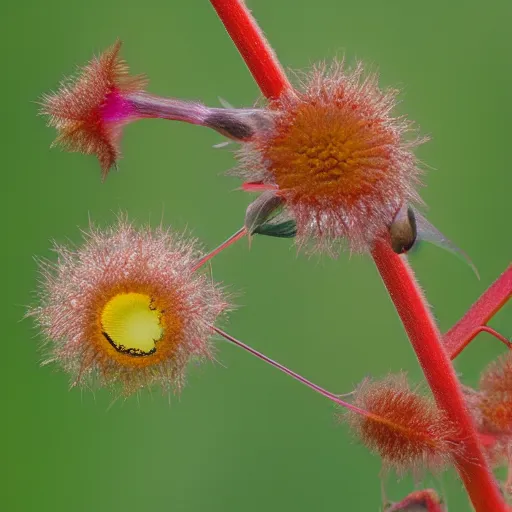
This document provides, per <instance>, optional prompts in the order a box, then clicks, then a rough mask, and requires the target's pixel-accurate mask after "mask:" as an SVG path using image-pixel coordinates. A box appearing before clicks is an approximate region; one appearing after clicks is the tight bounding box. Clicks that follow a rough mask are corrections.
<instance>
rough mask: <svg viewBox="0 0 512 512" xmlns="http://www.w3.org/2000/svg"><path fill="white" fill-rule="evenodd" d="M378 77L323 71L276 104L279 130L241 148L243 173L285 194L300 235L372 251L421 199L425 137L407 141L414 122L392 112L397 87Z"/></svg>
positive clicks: (359, 71)
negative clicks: (417, 151) (420, 152)
mask: <svg viewBox="0 0 512 512" xmlns="http://www.w3.org/2000/svg"><path fill="white" fill-rule="evenodd" d="M377 81H378V80H377V76H376V75H375V74H369V75H365V74H364V72H363V68H362V66H361V65H360V64H359V65H357V67H356V68H355V69H354V70H351V71H347V70H346V69H345V68H344V66H343V64H342V63H336V64H334V65H333V66H332V67H331V68H330V69H326V68H324V67H319V68H316V69H315V70H314V71H313V73H312V74H311V75H310V76H309V77H308V78H307V80H306V81H305V83H304V84H303V87H302V90H301V91H299V92H294V93H287V94H285V95H284V96H283V97H282V98H281V99H279V100H276V101H273V102H272V103H271V104H270V106H269V109H268V115H269V117H272V119H273V126H272V128H269V129H267V130H261V131H260V132H259V133H256V135H255V137H253V138H252V139H251V140H250V141H249V142H247V143H245V144H244V145H243V147H242V150H241V152H240V156H241V165H240V168H239V169H238V170H237V172H238V174H240V175H241V176H242V177H243V178H244V179H245V180H246V181H247V182H249V183H251V184H254V185H255V186H260V187H267V188H270V189H274V190H277V191H278V192H277V193H278V194H279V195H280V196H282V197H283V198H284V199H285V202H286V204H287V207H288V208H289V209H290V210H291V212H292V214H293V216H294V217H295V219H296V222H297V229H298V237H299V240H305V239H307V238H310V237H313V239H314V240H315V241H317V242H320V243H321V244H323V243H325V242H327V243H329V242H332V241H334V240H339V239H346V240H348V241H349V243H350V247H351V249H353V250H367V249H369V248H371V246H372V245H373V242H374V241H375V239H376V237H378V236H380V235H381V234H382V233H383V232H384V231H385V230H386V229H387V228H388V227H389V226H390V224H391V223H392V221H393V218H394V216H395V215H396V212H397V211H398V210H399V209H400V207H401V206H402V205H403V204H405V203H408V202H411V201H412V202H414V201H418V200H419V197H418V195H417V193H416V191H415V187H416V186H417V185H418V183H419V175H420V170H419V167H418V164H417V160H416V158H415V156H414V154H413V153H412V149H413V148H414V146H415V145H417V144H418V143H419V142H420V141H419V140H418V139H414V140H406V137H405V135H406V133H407V132H408V131H410V128H411V126H410V123H409V122H407V121H406V120H405V119H404V118H402V117H395V116H393V114H392V113H391V111H392V109H393V107H394V106H395V104H396V94H397V92H396V91H395V90H389V89H388V90H381V89H380V88H379V87H378V83H377ZM246 188H247V189H250V186H249V187H246Z"/></svg>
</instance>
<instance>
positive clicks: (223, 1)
mask: <svg viewBox="0 0 512 512" xmlns="http://www.w3.org/2000/svg"><path fill="white" fill-rule="evenodd" d="M210 2H211V4H212V6H213V8H214V9H215V10H216V11H217V15H218V16H219V18H220V20H221V21H222V23H223V24H224V27H225V28H226V30H227V31H228V34H229V35H230V37H231V39H232V40H233V42H234V43H235V45H236V47H237V48H238V51H239V52H240V55H241V56H242V58H243V59H244V61H245V63H246V64H247V67H248V68H249V71H250V72H251V74H252V76H253V77H254V80H256V83H257V84H258V86H259V88H260V89H261V92H262V93H263V94H264V95H265V97H267V98H269V99H276V98H279V96H280V95H281V94H282V92H283V91H284V90H285V89H291V86H290V83H289V82H288V79H287V78H286V75H285V74H284V71H283V69H282V67H281V65H280V64H279V61H278V60H277V58H276V56H275V54H274V51H273V50H272V48H271V47H270V45H269V44H268V42H267V40H266V39H265V36H264V35H263V33H262V31H261V29H260V27H259V26H258V24H257V23H256V20H255V19H254V18H253V17H252V15H251V13H250V12H249V9H247V7H246V6H245V3H244V2H243V1H242V0H210Z"/></svg>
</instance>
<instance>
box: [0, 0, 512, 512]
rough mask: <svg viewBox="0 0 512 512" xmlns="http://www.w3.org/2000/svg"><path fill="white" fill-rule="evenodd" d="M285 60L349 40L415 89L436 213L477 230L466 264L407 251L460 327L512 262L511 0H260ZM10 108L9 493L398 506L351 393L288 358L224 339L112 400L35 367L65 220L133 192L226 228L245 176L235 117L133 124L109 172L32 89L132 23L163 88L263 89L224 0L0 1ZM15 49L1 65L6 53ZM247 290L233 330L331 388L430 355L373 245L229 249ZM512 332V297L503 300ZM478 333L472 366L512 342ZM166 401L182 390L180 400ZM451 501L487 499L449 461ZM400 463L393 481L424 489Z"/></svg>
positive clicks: (473, 377)
mask: <svg viewBox="0 0 512 512" xmlns="http://www.w3.org/2000/svg"><path fill="white" fill-rule="evenodd" d="M249 5H250V7H251V8H252V9H253V11H254V13H255V15H256V17H257V18H258V20H259V21H260V23H261V25H262V27H263V29H264V30H265V32H266V34H267V35H268V37H269V39H270V41H271V42H272V44H273V45H274V47H275V49H276V51H277V54H278V55H279V57H280V58H281V60H282V62H283V64H284V66H286V67H289V68H293V69H300V70H302V69H307V68H308V66H309V65H310V64H312V63H315V62H317V61H319V60H322V59H326V60H330V59H332V58H333V57H335V56H342V55H346V57H347V59H348V60H349V61H350V62H353V61H354V59H355V58H359V59H363V60H364V61H366V62H368V63H369V64H371V65H373V66H375V67H378V68H379V69H380V72H381V82H382V84H383V85H393V86H399V87H402V88H403V90H404V92H403V94H402V100H403V101H402V103H401V105H400V109H401V111H402V112H407V113H408V115H409V116H410V117H411V118H412V119H414V120H416V121H417V122H418V124H419V125H420V126H421V129H422V131H423V133H427V134H430V135H432V141H431V142H429V143H428V144H427V145H425V146H424V147H421V148H420V150H419V156H420V158H421V159H422V160H423V161H424V162H426V163H427V164H428V165H429V166H430V167H431V171H430V172H429V173H428V175H427V176H426V180H425V181H426V184H427V187H426V188H425V189H424V190H423V192H422V195H423V197H424V199H425V200H426V202H427V203H428V205H429V213H428V215H429V218H430V220H431V221H432V222H433V223H434V224H435V225H436V226H438V227H439V228H440V229H441V230H442V231H443V232H445V233H446V234H447V235H448V236H449V237H451V238H452V239H453V240H454V241H455V242H456V243H457V244H458V245H460V247H462V248H463V249H464V250H466V251H467V252H468V253H469V254H470V255H471V257H472V258H473V260H474V262H475V263H476V265H477V266H478V268H479V270H480V273H481V276H482V280H481V281H480V282H479V281H478V280H477V279H476V278H475V277H474V275H473V274H472V272H471V270H470V269H469V267H467V266H465V265H464V264H463V263H462V262H461V261H460V260H458V259H457V258H455V257H453V256H452V255H450V254H448V253H446V252H443V251H441V250H439V249H437V248H435V247H433V246H432V247H431V246H428V247H425V248H423V249H422V250H420V251H419V252H418V253H416V254H414V255H412V256H411V261H412V264H413V266H414V268H415V269H416V270H417V274H418V276H419V278H420V280H421V282H422V285H423V286H424V288H425V290H426V293H427V295H428V298H429V300H430V302H431V304H432V305H433V308H434V313H435V315H436V317H437V318H438V320H439V322H440V325H441V327H442V328H443V329H447V328H448V327H449V326H450V325H451V324H452V323H453V322H455V321H456V320H457V319H458V318H459V316H460V315H461V314H462V313H463V312H464V310H465V309H466V308H467V307H468V305H469V304H470V303H471V302H472V301H473V300H474V299H476V297H477V296H478V295H479V294H480V293H481V292H482V291H483V290H484V289H485V288H486V287H487V285H488V284H490V283H491V281H492V280H494V279H495V278H496V277H497V276H498V275H499V273H500V272H501V271H503V270H504V268H505V267H506V265H507V264H508V263H509V261H510V259H511V254H512V237H511V227H510V197H511V191H512V173H511V168H512V163H511V162H510V147H511V141H510V137H511V129H510V126H511V123H510V119H511V118H512V102H511V97H510V95H511V91H512V71H511V67H510V52H511V49H512V48H511V46H512V45H511V43H512V35H511V32H510V22H511V21H512V3H511V2H510V0H490V1H487V2H485V3H482V2H480V1H479V2H477V1H473V0H471V1H466V2H462V1H458V2H446V1H445V0H431V1H429V2H419V1H415V2H411V1H410V0H408V1H406V0H396V1H388V2H383V1H382V0H367V1H364V2H341V1H340V0H315V1H311V0H280V1H275V0H252V1H250V2H249ZM3 19H4V28H3V30H2V33H1V35H0V37H1V38H2V46H3V48H4V73H3V77H2V81H1V85H0V87H1V89H2V98H3V101H2V114H3V115H2V119H3V124H2V125H1V128H0V130H1V132H2V141H3V148H4V149H3V153H4V156H6V157H7V161H6V160H5V159H4V167H3V168H4V171H3V172H4V176H5V178H4V183H5V182H6V185H4V189H3V190H4V199H3V201H2V210H3V212H4V216H3V218H4V219H6V223H5V224H4V230H6V231H7V238H5V237H4V239H3V240H4V243H3V247H4V249H3V251H2V258H3V259H4V260H5V261H4V263H3V265H2V268H3V269H4V270H3V280H4V282H7V292H6V293H5V294H4V301H5V303H4V307H3V308H2V315H3V318H2V325H4V327H6V332H5V333H4V335H3V336H2V338H3V343H4V345H5V347H4V349H3V351H2V353H3V357H2V358H1V361H2V363H1V364H2V371H1V379H2V385H3V388H2V389H4V400H3V401H4V406H3V407H2V416H3V420H2V430H3V431H4V432H3V435H2V444H3V447H2V454H3V457H2V459H3V462H2V469H1V471H2V472H4V475H3V476H2V477H1V478H0V482H1V484H0V485H1V498H0V503H1V505H0V508H1V509H2V510H6V511H9V512H11V511H38V512H42V511H52V512H59V511H70V510H72V511H76V512H82V511H84V512H85V511H97V512H104V511H113V510H115V511H117V510H123V511H141V510H144V511H146V510H148V511H156V510H162V511H164V510H173V511H183V512H196V511H197V512H199V511H201V512H202V511H213V512H215V511H239V510H243V511H245V512H251V511H258V512H259V511H261V510H268V511H277V510H294V511H297V512H298V511H308V512H310V511H312V510H321V511H323V510H334V511H335V510H339V511H342V510H347V511H348V510H350V511H352V510H354V511H362V512H366V511H368V512H377V511H378V510H380V504H381V499H380V493H381V491H380V483H379V479H378V473H379V470H380V463H379V460H378V458H377V457H375V456H372V455H370V454H369V453H368V452H367V451H366V449H365V448H364V447H362V446H361V445H359V444H358V443H357V442H354V440H353V439H352V438H351V436H350V434H349V433H348V432H347V429H346V427H345V426H344V425H339V424H338V423H337V421H336V420H335V418H334V412H335V410H334V407H333V406H332V404H331V403H329V402H328V401H327V400H325V399H323V398H322V397H320V396H318V395H316V394H315V393H313V392H311V391H310V390H308V389H307V388H305V387H303V386H301V385H300V384H298V383H297V382H295V381H293V380H291V379H290V378H288V377H286V376H284V375H282V374H280V373H279V372H277V371H276V370H274V369H272V368H270V367H267V366H266V365H264V364H263V363H261V362H260V361H258V360H256V359H254V358H252V357H251V356H249V355H247V354H245V353H243V352H242V351H241V350H239V349H237V348H235V347H233V346H230V345H228V344H227V343H226V342H222V341H219V342H218V360H219V363H218V364H207V365H204V366H201V367H192V368H191V369H190V373H189V379H188V385H187V387H186V388H185V389H184V391H183V393H182V394H181V396H180V397H174V396H173V397H171V399H170V400H169V397H167V396H162V395H161V393H160V392H158V391H156V392H155V391H154V392H153V393H149V392H148V393H141V395H140V396H138V397H131V398H129V399H128V400H126V401H121V400H119V401H117V402H115V403H114V404H113V406H112V407H110V406H111V403H112V399H111V397H110V395H109V394H108V392H107V391H103V390H100V391H98V392H96V393H95V394H93V393H91V392H85V391H84V392H80V391H79V390H77V389H74V390H72V391H69V389H68V377H67V375H65V374H63V373H61V372H59V371H56V370H55V369H53V368H50V367H44V368H41V367H40V366H39V362H40V359H41V357H42V356H41V353H40V351H39V350H38V344H39V341H40V340H39V338H38V335H37V332H36V331H35V330H34V327H33V325H32V322H31V321H30V320H24V321H22V320H21V319H22V317H23V314H24V312H25V309H26V305H27V304H31V303H33V300H34V299H33V290H34V289H35V287H36V283H37V275H36V264H35V262H34V259H33V258H34V256H35V255H38V256H44V257H52V253H51V251H50V250H49V247H50V240H51V239H56V240H58V241H61V242H63V241H66V240H72V241H74V242H78V241H79V240H80V235H79V228H84V227H86V226H87V224H88V218H89V217H91V218H92V219H93V220H94V221H97V222H100V223H103V224H105V223H108V222H111V221H113V220H114V219H115V214H116V212H118V211H119V210H120V209H121V210H126V211H127V212H128V213H129V214H130V216H131V218H132V219H133V220H135V221H136V222H138V223H143V222H147V221H148V220H151V221H152V222H154V223H155V224H156V223H158V222H159V221H160V219H161V218H163V220H164V222H165V223H166V224H170V225H172V226H173V227H175V228H177V229H183V228H189V229H191V230H192V231H193V233H194V234H195V235H196V236H197V237H199V238H201V239H202V240H203V241H204V242H205V244H206V245H207V247H210V248H213V247H214V246H215V245H217V244H218V243H219V242H220V241H221V240H223V239H224V238H225V237H227V236H228V235H229V234H231V233H232V232H233V231H234V230H236V229H237V228H238V227H239V226H240V224H241V221H242V218H243V212H244V209H245V207H246V205H247V204H248V201H249V199H250V198H249V197H248V196H247V195H244V194H243V193H242V192H237V191H235V188H236V187H237V186H238V182H237V181H236V180H235V179H233V178H228V177H225V176H222V174H223V173H224V171H225V170H226V169H229V168H230V167H232V166H233V162H234V160H233V157H232V154H231V152H230V151H229V150H216V149H213V148H212V145H214V144H216V143H218V142H220V141H221V140H222V139H221V137H220V136H218V135H217V134H215V133H212V132H209V131H207V130H205V129H203V128H197V127H193V126H189V125H182V124H178V123H170V122H165V121H158V122H157V121H144V122H140V123H136V124H134V125H130V126H129V127H128V128H127V129H126V130H125V137H124V140H123V151H124V158H123V160H122V161H121V163H120V172H119V173H112V174H111V175H110V176H109V177H108V179H107V181H106V182H105V183H103V184H102V183H101V181H100V171H99V167H98V164H97V162H96V161H95V159H94V158H93V157H85V156H82V155H78V154H69V153H61V152H60V151H59V150H55V149H54V150H50V149H49V146H50V143H51V141H52V139H53V137H54V135H55V134H54V132H53V130H50V129H48V128H46V127H45V120H44V119H42V118H41V117H38V116H37V109H38V107H37V104H36V101H37V99H38V97H39V96H40V95H41V94H42V93H43V92H45V91H49V90H51V89H55V88H56V87H57V85H58V82H59V80H60V78H61V77H62V76H63V75H65V74H70V73H72V72H73V71H74V69H75V66H76V65H78V64H83V63H84V62H86V61H87V60H88V59H89V58H90V57H91V55H92V54H93V53H97V52H99V51H101V50H102V49H104V48H106V47H107V46H109V45H110V44H111V43H112V42H113V41H114V40H115V39H116V38H117V37H120V38H121V39H122V40H124V42H125V45H124V47H123V55H124V57H125V58H126V59H127V61H128V62H129V64H130V66H131V69H132V71H134V72H145V73H147V75H148V76H149V78H150V80H151V83H150V88H149V89H150V91H151V92H154V93H157V94H162V95H169V96H177V97H185V98H192V99H199V100H202V101H204V102H205V103H207V104H211V105H218V104H219V102H218V97H219V96H221V97H222V98H225V99H227V100H228V101H229V102H230V103H232V104H234V105H236V106H247V105H251V104H253V102H254V101H255V100H256V99H257V98H258V97H259V93H258V90H257V88H256V86H255V84H254V83H253V81H252V79H251V76H250V75H249V73H248V72H247V70H246V68H245V66H244V64H243V62H242V61H241V59H240V57H239V56H238V54H237V52H236V50H235V48H234V46H233V44H232V43H231V41H230V40H229V38H228V36H227V34H226V33H225V32H224V30H223V28H222V26H221V24H220V22H219V20H218V19H217V18H216V16H215V14H214V12H213V9H212V8H211V7H210V5H209V3H208V1H207V0H189V1H187V2H182V1H177V0H167V1H148V2H142V3H141V2H136V1H133V0H124V1H120V0H118V1H105V0H103V1H99V0H90V1H88V2H66V3H64V2H57V1H55V0H47V1H46V2H43V3H38V2H33V1H32V2H9V4H8V5H7V6H6V7H4V15H3ZM5 65H7V67H5ZM213 273H214V277H215V278H216V279H217V280H220V281H223V282H225V283H226V284H228V285H229V286H230V287H231V288H232V289H233V290H235V291H237V292H239V296H238V299H237V302H238V304H239V306H240V307H239V309H238V310H237V311H236V312H234V313H233V314H232V315H231V319H230V322H229V325H228V326H227V330H228V331H229V332H231V333H232V334H233V335H235V336H237V337H239V338H240V339H242V340H244V341H246V342H247V343H250V344H252V345H253V346H254V347H256V348H258V349H260V350H262V351H264V352H265V353H267V354H268V355H269V356H271V357H273V358H275V359H277V360H279V361H281V362H283V363H285V364H287V365H289V366H290V367H291V368H293V369H295V370H297V371H299V372H301V373H302V374H304V375H305V376H307V377H309V378H311V379H312V380H313V381H315V382H317V383H319V384H321V385H323V386H325V387H327V388H328V389H330V390H332V391H333V392H338V393H346V392H348V391H350V390H351V389H353V387H354V385H355V384H357V383H358V382H359V381H361V380H362V379H363V378H364V377H365V376H367V375H373V376H376V377H378V376H383V375H385V374H386V373H387V372H389V371H398V370H400V369H407V370H408V372H409V374H410V377H411V380H412V381H414V382H421V379H422V377H421V371H420V370H419V368H418V365H417V363H416V361H415V358H414V355H413V353H412V350H411V348H410V346H409V345H408V342H407V339H406V336H405V334H404V332H403V330H402V328H401V325H400V323H399V321H398V318H397V316H396V314H395V312H394V310H393V308H392V305H391V303H390V301H389V298H388V297H387V295H386V293H385V291H384V288H383V286H382V284H381V282H380V279H379V277H378V275H377V272H376V270H375V268H374V266H373V265H372V262H371V260H370V259H369V258H368V257H359V256H355V257H352V258H349V255H348V254H342V255H341V256H340V258H339V259H338V260H331V259H329V258H327V257H313V258H310V259H308V258H307V257H305V256H303V255H298V256H297V254H296V250H295V248H294V246H293V243H291V242H290V241H286V240H273V239H263V238H261V237H260V238H256V239H255V240H254V243H253V245H252V248H251V249H250V250H249V248H248V247H247V244H246V243H245V242H242V243H239V244H238V245H237V246H235V247H233V248H230V249H229V250H228V251H226V252H225V253H223V254H222V255H220V256H219V257H218V258H217V259H216V260H215V261H214V263H213ZM492 325H493V326H495V327H496V328H497V329H500V330H501V331H502V332H504V333H506V334H507V335H511V334H512V307H510V306H507V307H506V308H505V309H504V310H503V311H502V312H500V313H499V315H497V316H496V317H495V319H494V320H493V321H492ZM502 351H503V348H502V346H501V345H500V344H499V343H498V342H497V341H495V340H494V339H492V338H491V337H489V336H488V335H485V334H484V335H481V336H480V337H479V338H478V339H477V341H475V342H474V343H473V344H472V346H471V347H470V348H469V349H468V350H467V351H466V352H465V353H463V355H462V356H461V357H460V359H459V360H458V361H457V369H458V371H460V373H461V375H462V378H463V380H464V382H465V383H467V384H475V383H476V382H477V379H478V373H479V371H480V370H481V368H482V367H483V366H484V365H485V364H486V363H487V362H488V361H490V360H491V359H492V358H493V357H495V356H496V355H497V354H498V353H500V352H502ZM169 402H170V403H169ZM423 483H424V484H425V485H431V486H434V487H435V488H436V489H438V490H439V491H441V492H445V495H446V497H447V500H448V504H449V507H450V511H466V510H469V505H468V504H467V501H466V498H465V497H464V494H463V492H462V490H461V486H460V484H459V482H458V481H457V478H456V476H455V475H454V473H453V472H447V473H445V474H443V475H442V476H441V477H436V478H432V477H426V478H425V480H424V482H423ZM413 485H414V483H413V482H412V481H411V479H410V478H405V479H404V480H402V481H401V482H396V478H395V477H393V476H390V477H389V478H387V479H386V489H387V493H388V496H389V497H390V498H392V499H398V498H400V497H401V496H403V495H405V494H406V493H407V492H408V491H410V490H412V488H413Z"/></svg>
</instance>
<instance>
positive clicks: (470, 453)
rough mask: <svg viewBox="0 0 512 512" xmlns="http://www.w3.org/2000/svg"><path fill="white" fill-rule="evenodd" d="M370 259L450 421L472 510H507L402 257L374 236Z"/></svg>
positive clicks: (455, 381) (480, 511) (502, 511)
mask: <svg viewBox="0 0 512 512" xmlns="http://www.w3.org/2000/svg"><path fill="white" fill-rule="evenodd" d="M372 255H373V259H374V260H375V264H376V265H377V269H378V270H379V272H380V275H381V277H382V280H383V281H384V284H385V286H386V288H387V290H388V292H389V295H390V297H391V300H392V301H393V303H394V305H395V308H396V310H397V312H398V315H399V316H400V319H401V320H402V323H403V325H404V327H405V330H406V332H407V335H408V336H409V340H410V341H411V344H412V346H413V348H414V351H415V352H416V356H417V358H418V361H419V363H420V365H421V367H422V368H423V372H424V374H425V377H426V379H427V382H428V384H429V386H430V388H431V390H432V393H433V395H434V398H435V399H436V401H437V403H438V405H439V407H440V408H441V409H443V410H444V411H445V413H446V414H447V415H448V417H449V418H450V420H451V421H452V422H453V424H454V425H456V427H457V429H458V431H459V435H460V439H461V440H464V441H463V446H464V452H463V453H462V454H461V455H459V456H457V457H456V462H457V469H458V471H459V475H460V478H461V480H462V481H463V483H464V486H465V487H466V490H467V491H468V494H469V497H470V499H471V502H472V503H473V506H474V507H475V510H476V511H477V512H488V511H490V510H493V511H495V512H505V511H507V510H508V508H507V506H506V505H505V503H504V501H503V498H502V497H501V494H500V492H499V490H498V486H497V484H496V482H495V481H494V478H493V476H492V474H491V471H490V470H489V466H488V464H487V461H486V459H485V457H484V454H483V452H482V448H481V445H480V443H479V441H478V434H477V432H476V430H475V428H474V426H473V422H472V420H471V417H470V415H469V412H468V410H467V408H466V406H465V404H464V398H463V395H462V391H461V389H460V384H459V382H458V379H457V376H456V374H455V371H454V369H453V366H452V365H451V362H450V358H449V357H448V353H447V352H446V350H445V349H444V347H443V342H442V337H441V333H440V332H439V330H438V328H437V326H436V324H435V322H434V319H433V317H432V314H431V313H430V310H429V308H428V305H427V303H426V301H425V299H424V298H423V295H422V293H421V291H420V288H419V286H418V284H417V282H416V279H415V277H414V274H413V272H412V270H411V268H410V267H409V265H408V264H407V260H406V259H405V257H401V256H399V255H398V254H395V252H393V249H392V248H391V246H390V244H389V242H388V241H387V240H383V239H381V240H379V241H377V243H376V244H375V247H374V249H373V251H372Z"/></svg>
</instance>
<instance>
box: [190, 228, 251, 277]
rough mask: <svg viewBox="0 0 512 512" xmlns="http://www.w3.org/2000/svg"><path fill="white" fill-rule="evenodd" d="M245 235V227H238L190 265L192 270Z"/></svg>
mask: <svg viewBox="0 0 512 512" xmlns="http://www.w3.org/2000/svg"><path fill="white" fill-rule="evenodd" d="M245 235H247V229H246V227H245V226H244V227H243V228H240V229H239V230H238V231H237V232H236V233H233V234H232V235H231V236H230V237H229V238H228V239H227V240H225V241H224V242H222V243H221V244H220V245H219V246H218V247H216V248H215V249H213V251H211V252H209V253H208V254H205V255H204V256H203V257H202V258H200V259H199V260H198V261H196V263H195V264H194V266H193V267H192V272H195V271H196V270H198V269H199V268H201V267H202V266H203V265H204V264H205V263H207V262H208V261H210V260H211V259H212V258H213V257H214V256H217V254H219V252H222V251H223V250H224V249H227V248H228V247H229V246H230V245H232V244H234V243H235V242H237V241H238V240H240V239H241V238H243V237H244V236H245Z"/></svg>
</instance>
